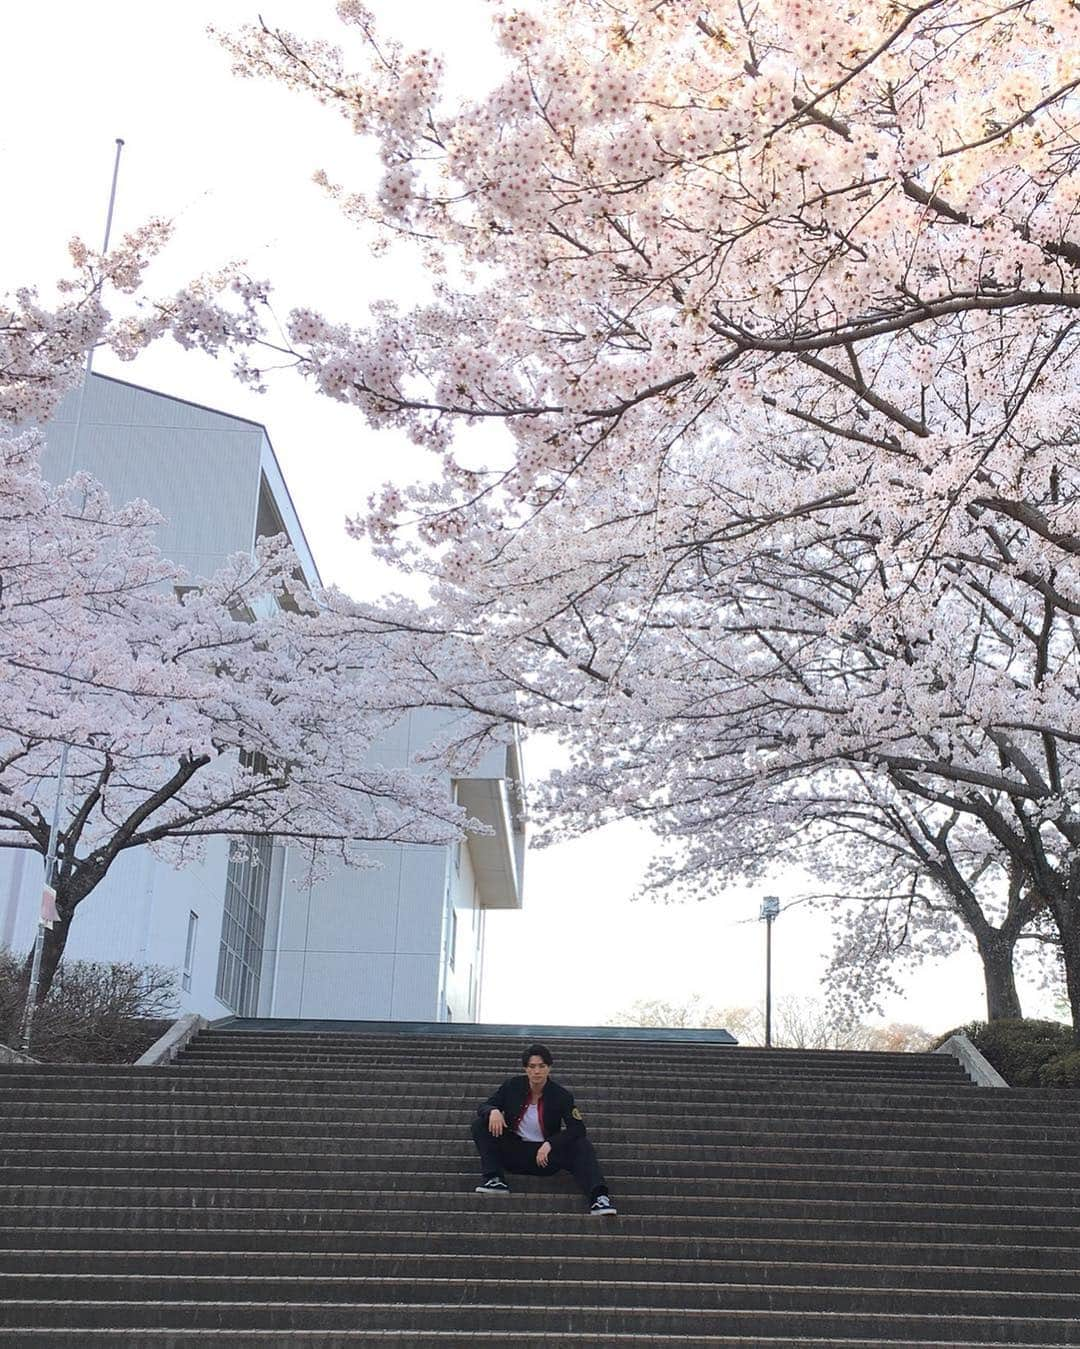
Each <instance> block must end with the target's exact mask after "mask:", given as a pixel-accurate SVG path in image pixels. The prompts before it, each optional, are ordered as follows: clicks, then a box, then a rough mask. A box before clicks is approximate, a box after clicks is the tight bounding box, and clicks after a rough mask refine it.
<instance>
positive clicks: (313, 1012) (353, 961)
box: [300, 951, 394, 1021]
mask: <svg viewBox="0 0 1080 1349" xmlns="http://www.w3.org/2000/svg"><path fill="white" fill-rule="evenodd" d="M393 986H394V957H393V956H392V955H361V954H358V953H357V952H311V951H309V952H308V953H307V956H306V958H305V960H304V987H303V995H302V998H301V1001H300V1015H301V1016H303V1017H333V1018H337V1017H343V1018H346V1019H350V1020H358V1021H366V1020H374V1021H378V1020H380V1019H381V1018H382V1017H383V1016H385V1011H384V1010H383V1009H384V1008H386V1007H389V1006H390V1003H391V994H392V989H393Z"/></svg>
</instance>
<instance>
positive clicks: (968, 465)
mask: <svg viewBox="0 0 1080 1349" xmlns="http://www.w3.org/2000/svg"><path fill="white" fill-rule="evenodd" d="M338 12H339V14H340V16H341V18H342V20H343V22H344V23H345V25H346V28H347V31H348V32H350V33H351V34H353V35H354V36H355V39H356V47H357V55H356V57H355V59H354V62H353V64H351V65H350V63H349V62H347V60H346V57H345V55H344V54H343V53H342V52H341V51H340V50H339V49H338V48H337V47H335V46H334V45H332V44H330V43H328V42H325V41H321V40H315V41H311V40H309V39H305V38H302V37H300V36H298V35H295V34H292V33H287V32H284V31H282V30H277V29H273V28H270V27H268V26H265V25H261V26H258V27H255V28H250V29H247V30H244V31H243V32H241V33H239V34H237V35H235V36H233V37H229V38H225V39H224V41H225V43H226V45H227V46H228V47H229V48H230V49H231V51H232V53H233V56H234V59H235V61H236V63H237V67H238V69H239V70H240V71H241V72H242V73H244V74H246V75H254V76H261V77H270V78H274V79H277V80H280V81H281V82H283V83H284V84H285V85H287V86H289V87H291V88H293V89H297V90H300V91H303V92H304V93H306V94H309V95H312V96H314V97H315V98H317V99H319V100H321V101H322V102H323V103H325V104H326V105H327V106H328V107H329V108H331V109H333V110H335V111H336V112H338V113H339V114H340V115H341V116H343V117H345V118H346V119H347V120H348V121H349V122H350V124H351V125H352V126H353V127H354V129H355V130H356V132H357V134H358V135H360V136H363V137H366V138H369V139H371V140H372V141H373V142H374V144H375V146H376V147H377V150H378V152H379V154H380V156H381V160H382V166H383V176H382V180H381V182H380V184H379V185H378V187H377V188H376V189H375V190H374V191H364V190H360V191H354V190H352V189H351V188H347V187H346V186H344V185H338V184H332V183H329V182H328V181H326V180H325V178H324V179H323V181H324V183H325V185H326V187H327V189H328V191H329V192H330V193H331V195H332V196H333V197H335V198H336V199H337V200H338V202H339V203H340V205H341V207H342V209H343V210H344V211H345V212H346V213H347V214H348V215H350V216H351V217H353V218H355V219H356V220H357V221H358V222H361V223H363V224H364V225H365V226H368V225H371V224H374V225H375V226H376V227H378V228H379V229H380V230H381V231H383V234H384V236H385V237H389V238H392V239H394V240H397V241H405V242H408V243H411V244H412V245H413V246H415V247H416V249H417V250H418V252H419V255H420V259H421V261H422V263H423V264H424V265H425V266H426V267H427V268H428V269H429V271H430V273H431V275H432V277H433V292H432V297H431V299H430V301H429V302H426V303H424V304H422V305H420V306H417V307H416V308H414V309H413V310H411V311H408V312H404V313H403V312H401V311H400V310H399V309H398V308H397V307H396V306H395V305H394V304H393V303H392V302H391V301H390V300H386V301H384V302H381V303H379V304H377V305H375V306H373V310H372V315H371V319H370V322H369V323H367V324H365V325H358V324H349V323H343V322H339V321H335V320H330V319H327V318H325V317H323V316H321V315H318V314H314V313H312V312H310V311H299V312H297V313H295V314H293V315H292V318H291V321H290V324H289V328H288V342H287V344H286V347H285V351H286V355H287V356H288V357H290V358H291V359H293V360H294V361H295V362H296V364H297V366H298V368H299V369H300V371H301V372H302V373H303V374H304V375H306V376H307V377H309V378H310V379H311V380H312V381H313V382H314V383H315V385H316V386H317V387H318V388H319V389H320V390H322V391H323V392H324V393H326V394H328V395H329V396H331V397H334V398H337V399H340V400H343V401H346V402H349V403H352V404H354V405H355V406H356V407H357V408H358V409H359V410H360V411H361V412H362V413H363V414H364V415H365V416H366V417H367V418H368V419H369V420H370V422H371V423H372V424H373V425H376V426H397V427H401V428H404V429H406V430H407V431H408V432H409V433H410V434H411V435H412V436H413V437H414V438H415V439H416V440H417V441H418V442H420V443H422V444H425V445H427V446H429V447H430V448H431V450H432V451H433V453H434V455H435V456H436V458H437V465H438V473H437V476H436V477H435V479H434V480H433V481H432V482H429V483H424V484H420V485H417V486H415V487H413V488H411V489H407V488H403V487H402V486H401V485H400V484H391V485H389V486H388V487H387V489H386V490H385V491H384V492H383V494H382V496H381V498H380V499H379V500H377V501H375V502H373V503H372V506H371V509H370V510H369V512H368V513H367V515H366V516H365V517H364V518H362V519H359V520H358V521H357V523H356V528H357V530H358V532H363V533H366V534H367V535H368V536H369V537H370V538H371V539H372V540H373V541H374V542H375V544H376V546H377V547H378V548H379V549H380V550H381V551H382V552H383V553H384V555H386V556H387V557H389V558H391V559H393V560H395V561H396V562H398V564H399V565H402V566H405V567H426V568H428V569H429V570H430V571H431V572H432V575H433V579H434V587H435V590H434V593H435V597H436V600H437V602H438V604H439V605H440V606H441V610H442V611H441V616H440V618H439V619H437V620H436V619H431V620H429V621H431V622H432V623H433V624H434V625H436V626H437V625H438V623H442V624H443V626H444V627H445V628H446V630H447V631H463V630H467V631H469V632H470V633H472V634H473V635H474V639H475V641H476V642H477V643H478V644H480V645H482V646H483V648H484V650H485V653H486V654H485V659H486V660H487V662H488V664H489V667H490V668H492V669H494V670H498V671H499V673H500V675H501V677H502V678H503V679H504V680H505V682H506V685H507V686H508V687H512V688H514V689H516V690H517V693H518V696H519V698H520V699H521V705H522V706H524V707H526V708H527V709H528V710H527V715H528V717H529V719H530V720H531V721H532V723H533V724H537V725H542V726H545V727H550V728H552V729H556V730H561V731H562V732H563V734H565V735H566V736H567V737H568V739H569V740H570V742H571V743H572V744H573V745H574V746H575V749H576V756H575V761H574V766H573V768H572V769H571V770H570V771H569V772H568V773H567V774H564V775H563V776H562V778H561V779H559V780H558V782H557V784H556V786H557V791H558V805H559V808H560V809H561V810H563V811H564V812H569V814H570V815H571V816H573V815H574V814H575V812H576V813H577V814H578V815H579V817H580V818H584V817H585V816H586V815H588V814H589V811H588V810H584V811H583V810H582V809H581V801H582V799H583V798H584V797H586V796H587V795H588V794H589V793H590V792H591V793H593V795H594V806H593V807H590V809H592V810H593V814H594V815H599V814H603V812H604V810H605V809H606V808H607V807H609V806H610V808H611V809H612V810H613V811H615V812H618V811H619V810H624V809H625V808H626V807H627V805H628V804H629V803H633V804H634V805H635V808H638V809H640V810H641V811H642V812H649V811H653V812H654V814H655V816H656V818H657V819H662V820H663V821H664V822H665V827H669V828H673V829H676V830H677V829H678V827H679V825H678V821H679V811H680V809H681V808H682V805H683V801H682V795H681V794H682V793H683V790H684V784H687V783H689V784H700V785H701V789H702V792H703V794H707V797H708V800H710V801H711V802H712V805H713V813H714V816H715V822H716V830H715V834H714V836H715V837H718V838H722V837H723V835H724V830H725V827H726V825H727V823H728V822H730V820H731V819H732V818H735V816H736V815H737V813H738V811H740V810H746V811H752V810H753V803H754V802H755V801H757V802H758V803H759V809H758V814H757V816H756V819H757V822H758V825H757V827H758V828H759V829H760V831H761V832H762V834H763V835H766V836H767V835H768V833H769V831H770V830H775V829H777V828H782V827H783V824H784V813H783V805H782V802H783V798H784V795H785V792H787V791H789V790H790V788H791V784H794V783H802V784H807V787H806V789H807V790H810V791H816V790H819V789H821V790H824V791H825V792H826V794H829V793H833V792H834V791H835V783H834V777H835V775H836V774H840V773H844V772H847V771H850V770H851V769H852V768H853V767H857V768H858V770H859V771H860V772H861V773H864V774H867V775H871V776H874V777H875V779H876V787H875V790H876V791H878V792H879V793H881V794H884V795H888V794H889V793H901V794H904V795H906V797H907V798H908V800H909V802H911V803H913V806H914V808H915V809H918V810H925V811H930V812H931V813H932V814H933V813H934V812H937V814H934V818H935V819H940V818H943V817H944V818H952V816H953V815H956V816H957V817H959V818H961V819H963V821H965V823H966V825H968V826H969V827H970V828H971V829H974V830H976V831H982V834H983V835H984V836H985V837H986V838H987V839H988V840H990V841H991V842H990V844H989V845H988V846H991V847H992V848H993V849H994V850H995V861H994V864H993V865H994V866H995V867H997V868H998V870H999V871H1000V872H1001V874H1002V875H1004V876H1006V877H1008V878H1009V880H1008V885H1009V886H1010V887H1011V886H1012V885H1014V884H1015V885H1016V886H1017V887H1018V895H1019V896H1020V897H1022V898H1023V900H1024V902H1025V903H1027V904H1029V906H1030V907H1031V909H1032V912H1035V911H1036V910H1038V911H1040V912H1045V913H1047V914H1048V915H1049V916H1050V918H1051V920H1052V923H1053V925H1054V927H1055V929H1056V932H1057V935H1058V936H1059V937H1060V942H1061V951H1062V956H1063V959H1064V963H1065V970H1066V977H1067V981H1068V987H1069V999H1070V1005H1071V1007H1072V1011H1073V1017H1074V1022H1075V1023H1076V1024H1077V1026H1078V1027H1080V816H1078V813H1077V812H1078V807H1080V793H1078V787H1077V768H1078V765H1077V761H1076V760H1077V746H1078V745H1080V717H1078V702H1077V690H1076V679H1075V671H1076V668H1077V663H1078V653H1077V649H1076V647H1077V642H1076V637H1077V632H1076V622H1077V618H1078V616H1080V589H1078V586H1077V579H1078V578H1077V566H1078V561H1077V559H1078V557H1080V492H1078V491H1077V488H1078V482H1077V478H1078V473H1077V456H1076V429H1075V428H1076V425H1077V420H1078V418H1077V412H1078V407H1077V398H1078V395H1077V390H1078V389H1080V381H1078V380H1077V378H1076V367H1077V357H1076V353H1077V341H1078V339H1080V328H1078V327H1077V319H1076V311H1077V309H1078V308H1080V298H1078V297H1080V287H1078V284H1077V281H1078V268H1080V235H1078V232H1077V225H1076V214H1077V207H1078V203H1080V154H1078V148H1077V147H1078V141H1077V137H1076V130H1075V128H1076V118H1077V111H1078V99H1077V87H1078V84H1080V14H1078V12H1077V10H1076V8H1075V7H1074V6H1072V5H1070V4H1068V3H1065V0H1039V2H1038V3H1036V2H1035V0H1019V3H1010V4H1004V3H1000V4H985V3H979V4H976V3H975V2H974V0H924V2H923V3H915V4H911V5H897V4H895V3H892V0H888V2H886V0H872V2H871V3H869V4H867V5H864V6H861V7H859V8H858V9H857V10H846V11H845V10H840V11H836V12H833V13H829V14H823V13H821V12H820V11H819V10H814V11H811V10H810V9H809V8H808V6H807V5H806V4H805V0H767V2H764V3H761V4H758V5H755V6H753V7H746V6H744V5H742V4H740V3H738V0H713V2H712V3H708V4H704V5H703V4H700V3H691V2H690V0H667V2H666V3H657V0H562V3H557V4H544V5H539V4H522V5H520V6H517V7H513V6H510V5H505V6H504V5H493V6H492V15H493V23H494V24H495V25H496V29H497V32H498V36H499V42H500V47H501V52H502V57H503V62H504V65H503V69H502V70H501V71H500V72H499V73H498V74H497V76H496V78H495V84H494V87H493V88H492V89H491V90H489V91H487V92H485V93H484V94H482V95H481V96H480V97H476V98H473V99H471V100H464V101H461V100H459V101H457V102H454V101H452V100H451V99H449V98H448V96H447V95H446V93H445V91H444V87H443V72H442V69H441V64H440V61H439V60H438V59H437V58H436V57H435V56H434V55H433V54H431V53H428V52H424V51H414V52H409V51H406V50H405V49H404V48H402V47H401V46H399V45H397V44H395V43H394V42H392V41H388V40H387V39H386V37H385V35H383V34H380V33H378V32H377V31H376V27H375V24H374V21H373V19H372V16H371V14H370V13H369V12H368V11H367V10H366V9H365V8H364V7H363V6H362V5H360V4H359V3H356V0H343V2H342V3H341V4H339V6H338ZM484 419H487V420H490V421H494V422H495V423H497V424H499V425H501V426H504V427H505V428H506V429H507V432H508V435H507V438H506V442H507V452H506V456H505V458H504V459H503V460H501V461H496V460H494V459H493V460H492V461H491V462H479V463H478V462H477V457H476V455H475V454H474V453H470V451H469V448H468V441H467V437H466V436H463V435H458V436H455V428H458V427H461V428H468V427H469V426H470V425H473V424H476V423H477V422H479V421H481V420H484ZM628 747H629V748H628ZM646 751H648V752H646ZM823 784H824V786H823ZM601 791H603V792H604V793H607V795H605V796H603V797H601V796H600V795H599V793H600V792H601ZM732 803H737V807H733V805H732ZM733 812H734V813H733ZM939 860H940V859H939ZM1010 893H1011V890H1010Z"/></svg>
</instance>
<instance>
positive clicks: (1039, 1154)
mask: <svg viewBox="0 0 1080 1349" xmlns="http://www.w3.org/2000/svg"><path fill="white" fill-rule="evenodd" d="M363 1127H364V1129H365V1132H366V1131H368V1130H370V1127H371V1126H370V1124H365V1125H364V1126H363ZM380 1132H381V1133H382V1134H383V1135H384V1137H388V1138H390V1139H391V1140H393V1141H395V1142H397V1144H398V1146H399V1148H400V1150H401V1151H402V1152H407V1151H409V1150H411V1149H416V1148H419V1149H429V1150H432V1151H436V1150H441V1151H445V1152H446V1153H447V1155H461V1149H462V1148H465V1149H466V1152H465V1155H469V1153H468V1151H467V1149H468V1148H469V1147H471V1144H469V1143H467V1142H466V1138H465V1135H466V1128H465V1127H464V1125H463V1124H462V1122H461V1121H458V1122H457V1123H448V1124H446V1125H442V1126H431V1125H430V1124H426V1125H424V1126H422V1127H421V1126H420V1125H419V1124H411V1125H410V1124H408V1123H401V1124H395V1125H393V1126H391V1125H382V1126H380ZM592 1136H593V1137H594V1138H595V1139H596V1141H597V1143H598V1151H599V1152H600V1153H601V1154H602V1155H606V1151H607V1149H608V1148H609V1147H621V1148H626V1149H635V1150H636V1149H646V1148H649V1147H663V1146H664V1144H665V1143H667V1142H668V1141H669V1140H670V1138H671V1135H670V1133H668V1132H667V1131H665V1130H662V1129H660V1130H646V1129H625V1128H621V1127H620V1126H618V1125H615V1124H612V1125H608V1126H607V1127H604V1128H600V1129H598V1130H597V1131H596V1132H594V1134H593V1135H592ZM354 1137H355V1135H354ZM951 1142H952V1143H953V1144H954V1145H955V1147H956V1148H957V1149H958V1150H957V1151H950V1150H949V1148H948V1147H947V1146H946V1145H945V1142H944V1141H943V1140H940V1139H937V1138H933V1137H931V1138H920V1137H917V1136H914V1135H902V1134H893V1135H889V1134H888V1132H886V1131H883V1132H881V1133H879V1134H873V1135H871V1134H854V1133H845V1132H843V1131H840V1132H834V1133H821V1134H818V1135H814V1134H813V1133H811V1132H810V1131H805V1132H802V1133H800V1132H798V1131H797V1130H792V1131H791V1132H788V1133H783V1134H780V1133H773V1134H766V1133H764V1132H755V1131H753V1130H749V1131H747V1130H727V1131H724V1132H720V1131H714V1132H712V1133H684V1134H682V1135H680V1136H679V1146H680V1147H682V1148H686V1147H689V1148H694V1149H697V1150H698V1151H699V1152H701V1153H703V1154H707V1155H709V1156H711V1157H712V1158H713V1159H715V1160H724V1159H730V1160H735V1161H738V1160H746V1158H747V1156H748V1154H752V1155H753V1156H755V1157H758V1158H759V1159H760V1160H761V1161H764V1162H771V1163H781V1162H784V1163H791V1164H793V1165H795V1164H798V1163H800V1162H804V1161H805V1162H810V1163H814V1162H834V1163H836V1164H840V1165H843V1164H846V1163H848V1162H851V1163H852V1164H853V1165H867V1166H872V1165H882V1166H890V1165H900V1164H903V1163H906V1162H911V1164H913V1165H920V1164H921V1165H930V1166H950V1167H951V1166H953V1165H955V1166H958V1167H964V1166H965V1165H966V1164H967V1163H968V1162H969V1161H970V1159H971V1157H972V1156H973V1155H976V1156H983V1155H986V1156H992V1157H993V1158H994V1160H995V1161H996V1162H997V1163H998V1164H999V1165H1000V1166H1002V1167H1006V1168H1009V1169H1014V1170H1024V1169H1028V1168H1031V1169H1036V1170H1039V1169H1041V1170H1055V1169H1058V1167H1059V1165H1060V1168H1061V1171H1062V1174H1069V1173H1071V1171H1072V1168H1073V1167H1074V1166H1075V1162H1076V1155H1077V1153H1076V1147H1075V1145H1073V1144H1072V1143H1069V1142H1057V1141H1055V1142H1048V1143H1041V1142H1037V1141H1036V1142H1034V1143H1033V1144H1032V1145H1031V1148H1030V1150H1029V1151H1026V1152H1025V1151H1022V1150H1021V1149H1022V1147H1023V1144H1022V1142H1021V1141H1019V1140H1017V1141H1009V1142H1006V1141H1004V1140H995V1139H994V1138H993V1137H990V1138H988V1137H986V1136H985V1135H978V1136H974V1137H972V1138H970V1139H968V1140H966V1139H965V1138H964V1137H963V1136H962V1135H961V1136H958V1137H954V1138H953V1139H952V1140H951Z"/></svg>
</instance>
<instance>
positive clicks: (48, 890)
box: [41, 885, 60, 930]
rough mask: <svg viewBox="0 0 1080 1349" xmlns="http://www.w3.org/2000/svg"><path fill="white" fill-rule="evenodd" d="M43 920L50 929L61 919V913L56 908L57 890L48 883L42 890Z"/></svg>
mask: <svg viewBox="0 0 1080 1349" xmlns="http://www.w3.org/2000/svg"><path fill="white" fill-rule="evenodd" d="M41 921H42V923H43V924H44V925H45V926H46V927H47V928H49V929H50V930H51V929H52V928H53V926H54V925H55V924H56V923H58V922H59V921H60V914H59V912H58V911H57V908H56V891H55V890H54V889H53V888H52V886H51V885H46V886H45V887H44V888H43V889H42V891H41Z"/></svg>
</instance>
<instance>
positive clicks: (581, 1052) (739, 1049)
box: [191, 1029, 956, 1067]
mask: <svg viewBox="0 0 1080 1349" xmlns="http://www.w3.org/2000/svg"><path fill="white" fill-rule="evenodd" d="M538 1039H539V1040H542V1042H543V1043H544V1044H546V1045H547V1047H548V1048H549V1049H550V1050H551V1052H552V1056H553V1057H557V1058H558V1060H559V1061H560V1062H562V1061H563V1060H564V1059H566V1060H569V1059H571V1058H574V1057H578V1058H600V1059H602V1058H617V1057H624V1058H630V1059H633V1058H641V1057H649V1058H662V1059H663V1060H665V1061H666V1062H670V1063H695V1064H698V1063H712V1062H717V1061H725V1062H726V1061H727V1060H729V1059H732V1060H737V1061H739V1062H744V1063H758V1062H760V1063H799V1064H802V1063H816V1064H821V1065H824V1066H830V1065H840V1064H845V1063H846V1064H874V1063H889V1064H901V1065H924V1066H930V1067H936V1066H938V1065H939V1064H940V1063H942V1062H945V1063H950V1062H951V1063H956V1059H954V1058H953V1057H952V1055H950V1054H941V1053H933V1052H930V1051H920V1052H915V1053H908V1052H899V1051H896V1050H884V1049H784V1048H779V1047H777V1048H772V1049H765V1048H764V1047H762V1046H761V1045H733V1044H719V1043H715V1042H714V1043H711V1044H710V1043H708V1042H707V1041H693V1042H691V1041H687V1040H683V1041H679V1040H671V1039H661V1038H654V1039H622V1038H620V1037H604V1038H597V1037H595V1036H578V1037H574V1038H566V1037H562V1036H551V1037H549V1038H545V1037H543V1036H538V1035H537V1034H535V1033H533V1032H532V1031H529V1030H527V1029H520V1030H515V1031H513V1032H510V1031H501V1032H498V1033H492V1034H490V1035H462V1034H454V1033H448V1034H439V1035H424V1034H418V1033H416V1032H412V1031H410V1032H409V1033H408V1034H400V1033H398V1034H389V1035H388V1034H385V1033H384V1034H377V1033H372V1032H365V1031H357V1032H352V1033H346V1032H341V1033H325V1034H324V1033H320V1032H317V1031H311V1030H305V1031H302V1032H296V1031H282V1030H259V1031H244V1032H242V1033H241V1032H237V1031H235V1030H231V1029H230V1030H215V1029H208V1030H203V1031H201V1032H200V1033H199V1035H198V1036H197V1037H196V1039H195V1040H193V1041H192V1042H191V1047H193V1048H200V1047H202V1046H207V1047H210V1046H215V1047H218V1046H224V1047H230V1048H231V1047H235V1048H236V1049H237V1050H239V1051H245V1050H246V1051H250V1050H252V1049H253V1048H255V1047H258V1046H262V1047H271V1048H273V1049H274V1050H275V1051H276V1052H279V1053H282V1054H290V1053H304V1052H311V1051H320V1050H328V1051H339V1050H340V1051H353V1050H357V1049H361V1050H369V1049H370V1050H375V1051H377V1052H380V1053H398V1054H402V1055H409V1054H412V1053H413V1052H415V1053H416V1054H417V1055H425V1054H431V1053H443V1054H447V1055H453V1054H461V1055H478V1056H479V1055H487V1056H489V1057H491V1056H501V1057H503V1058H507V1057H509V1058H510V1061H511V1062H513V1063H518V1062H519V1061H520V1055H521V1053H522V1050H523V1049H524V1048H525V1046H526V1045H527V1044H529V1043H530V1042H531V1041H534V1040H538Z"/></svg>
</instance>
